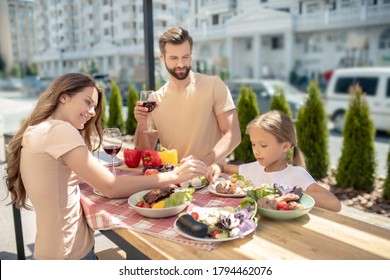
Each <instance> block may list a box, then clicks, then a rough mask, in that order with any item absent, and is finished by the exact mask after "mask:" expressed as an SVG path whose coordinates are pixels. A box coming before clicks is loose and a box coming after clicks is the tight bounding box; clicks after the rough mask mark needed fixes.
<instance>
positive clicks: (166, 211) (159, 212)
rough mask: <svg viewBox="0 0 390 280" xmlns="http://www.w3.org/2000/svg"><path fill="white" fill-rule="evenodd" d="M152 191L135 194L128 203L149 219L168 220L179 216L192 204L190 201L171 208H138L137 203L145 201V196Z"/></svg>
mask: <svg viewBox="0 0 390 280" xmlns="http://www.w3.org/2000/svg"><path fill="white" fill-rule="evenodd" d="M149 191H150V190H147V191H140V192H138V193H136V194H133V195H132V196H130V197H129V199H128V203H129V205H130V207H131V208H133V209H134V210H135V211H137V212H138V213H139V214H140V215H142V216H145V217H149V218H166V217H171V216H175V215H177V214H179V213H180V212H182V211H183V210H184V209H186V207H187V206H188V205H189V204H190V201H188V202H187V203H184V204H181V205H178V206H174V207H169V208H142V207H138V206H136V204H137V202H138V201H140V200H142V199H143V196H144V195H145V194H146V193H148V192H149Z"/></svg>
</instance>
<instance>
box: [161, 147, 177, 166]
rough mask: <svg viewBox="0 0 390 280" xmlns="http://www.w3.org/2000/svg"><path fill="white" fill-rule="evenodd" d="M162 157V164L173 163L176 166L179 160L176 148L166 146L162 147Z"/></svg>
mask: <svg viewBox="0 0 390 280" xmlns="http://www.w3.org/2000/svg"><path fill="white" fill-rule="evenodd" d="M160 158H161V161H162V164H173V165H174V166H176V165H177V164H178V161H179V160H178V156H177V150H176V149H171V150H167V149H166V148H164V147H161V148H160Z"/></svg>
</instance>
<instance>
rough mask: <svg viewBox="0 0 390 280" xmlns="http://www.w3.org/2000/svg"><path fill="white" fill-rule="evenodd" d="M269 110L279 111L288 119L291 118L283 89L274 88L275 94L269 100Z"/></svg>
mask: <svg viewBox="0 0 390 280" xmlns="http://www.w3.org/2000/svg"><path fill="white" fill-rule="evenodd" d="M270 110H279V111H281V112H283V113H285V114H286V115H287V116H289V117H290V118H291V117H292V114H291V108H290V104H288V102H287V100H286V95H285V93H284V90H283V88H281V87H275V94H274V96H273V97H272V99H271V104H270Z"/></svg>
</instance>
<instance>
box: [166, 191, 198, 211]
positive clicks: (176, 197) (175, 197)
mask: <svg viewBox="0 0 390 280" xmlns="http://www.w3.org/2000/svg"><path fill="white" fill-rule="evenodd" d="M194 191H195V189H193V188H185V189H180V190H177V191H175V192H174V193H173V194H171V195H170V196H169V197H167V198H166V199H165V208H168V207H174V206H178V205H181V204H184V203H187V202H188V201H190V200H191V198H192V194H193V193H194Z"/></svg>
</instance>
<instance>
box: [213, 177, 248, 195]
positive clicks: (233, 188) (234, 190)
mask: <svg viewBox="0 0 390 280" xmlns="http://www.w3.org/2000/svg"><path fill="white" fill-rule="evenodd" d="M253 188H254V186H253V184H252V182H251V181H250V180H245V178H244V176H242V175H237V174H233V175H232V176H230V177H229V179H228V180H226V179H225V178H221V177H220V178H218V179H217V181H216V182H215V183H214V184H212V185H209V186H208V187H207V189H208V191H209V192H211V193H212V194H215V195H218V196H222V197H245V196H246V193H247V192H248V191H249V190H252V189H253Z"/></svg>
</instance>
